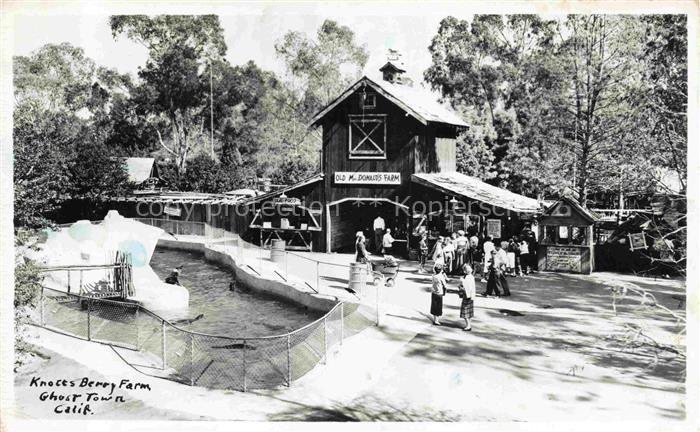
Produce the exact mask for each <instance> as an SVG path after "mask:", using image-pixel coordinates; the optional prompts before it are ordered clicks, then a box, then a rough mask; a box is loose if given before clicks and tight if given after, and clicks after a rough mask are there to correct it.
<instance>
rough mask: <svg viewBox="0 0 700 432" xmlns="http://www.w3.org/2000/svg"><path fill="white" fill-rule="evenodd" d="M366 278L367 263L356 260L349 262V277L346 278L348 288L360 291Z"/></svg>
mask: <svg viewBox="0 0 700 432" xmlns="http://www.w3.org/2000/svg"><path fill="white" fill-rule="evenodd" d="M366 280H367V264H362V263H358V262H353V263H350V277H349V278H348V288H350V289H351V290H353V291H355V292H356V293H358V294H359V293H361V292H362V288H363V287H364V285H365V282H366Z"/></svg>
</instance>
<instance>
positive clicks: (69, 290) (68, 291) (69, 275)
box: [66, 270, 70, 294]
mask: <svg viewBox="0 0 700 432" xmlns="http://www.w3.org/2000/svg"><path fill="white" fill-rule="evenodd" d="M66 273H68V294H70V270H68V271H66Z"/></svg>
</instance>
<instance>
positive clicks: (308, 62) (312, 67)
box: [275, 19, 369, 115]
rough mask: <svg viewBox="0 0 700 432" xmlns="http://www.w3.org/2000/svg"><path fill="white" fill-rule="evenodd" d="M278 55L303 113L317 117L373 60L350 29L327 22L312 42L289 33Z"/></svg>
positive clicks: (302, 36)
mask: <svg viewBox="0 0 700 432" xmlns="http://www.w3.org/2000/svg"><path fill="white" fill-rule="evenodd" d="M275 50H276V51H277V55H278V56H279V57H280V58H281V59H282V61H283V62H284V63H285V65H286V66H287V71H288V73H289V78H292V79H295V80H296V82H294V81H292V83H293V84H295V85H292V88H293V89H295V90H298V91H299V93H298V96H299V97H300V102H301V103H302V107H303V112H305V113H307V114H311V115H312V114H314V113H315V112H317V111H318V110H319V109H320V108H322V107H323V106H325V105H328V103H330V102H331V101H332V100H333V99H334V98H335V97H336V96H337V95H339V94H340V93H341V92H342V91H343V90H345V89H346V88H347V87H348V86H349V85H350V84H351V83H352V82H353V81H356V80H357V79H358V78H359V77H360V74H361V73H362V69H363V68H364V66H365V64H366V63H367V60H368V58H369V53H368V52H367V49H366V47H365V46H364V45H358V44H357V42H356V41H355V34H354V33H353V31H352V30H350V28H349V27H347V26H343V25H340V24H338V23H337V22H335V21H333V20H328V19H327V20H325V21H324V22H323V24H321V27H320V28H319V29H318V32H317V33H316V39H315V40H314V39H311V38H309V37H308V36H306V35H305V34H303V33H299V32H294V31H292V32H288V33H287V34H285V35H284V36H283V37H282V39H281V40H279V41H277V43H276V44H275Z"/></svg>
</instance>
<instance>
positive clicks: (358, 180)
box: [333, 171, 401, 185]
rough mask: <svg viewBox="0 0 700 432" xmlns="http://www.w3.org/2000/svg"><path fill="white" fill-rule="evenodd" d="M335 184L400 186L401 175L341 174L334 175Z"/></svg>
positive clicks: (376, 173) (390, 173) (383, 173)
mask: <svg viewBox="0 0 700 432" xmlns="http://www.w3.org/2000/svg"><path fill="white" fill-rule="evenodd" d="M333 178H334V179H335V183H336V184H376V185H398V184H401V173H397V172H341V171H338V172H336V173H335V175H334V177H333Z"/></svg>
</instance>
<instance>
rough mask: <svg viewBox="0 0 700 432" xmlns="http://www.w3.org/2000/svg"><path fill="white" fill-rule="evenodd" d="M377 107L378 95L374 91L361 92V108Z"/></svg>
mask: <svg viewBox="0 0 700 432" xmlns="http://www.w3.org/2000/svg"><path fill="white" fill-rule="evenodd" d="M376 107H377V95H376V94H374V93H361V94H360V108H363V109H373V108H376Z"/></svg>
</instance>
